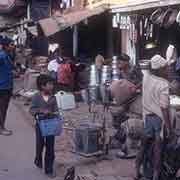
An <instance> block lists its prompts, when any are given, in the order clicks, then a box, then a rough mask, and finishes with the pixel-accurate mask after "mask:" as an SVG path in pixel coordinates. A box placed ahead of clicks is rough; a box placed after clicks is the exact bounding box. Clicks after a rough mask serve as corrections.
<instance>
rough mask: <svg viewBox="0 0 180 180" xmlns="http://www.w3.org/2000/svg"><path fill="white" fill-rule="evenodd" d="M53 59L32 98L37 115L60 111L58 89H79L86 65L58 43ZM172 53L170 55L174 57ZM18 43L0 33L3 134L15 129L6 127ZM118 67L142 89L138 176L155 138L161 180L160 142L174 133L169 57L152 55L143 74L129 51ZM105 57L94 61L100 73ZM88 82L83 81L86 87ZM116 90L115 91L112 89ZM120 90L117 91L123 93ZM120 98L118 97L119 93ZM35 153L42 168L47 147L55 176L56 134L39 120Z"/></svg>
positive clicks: (48, 162)
mask: <svg viewBox="0 0 180 180" xmlns="http://www.w3.org/2000/svg"><path fill="white" fill-rule="evenodd" d="M50 58H51V60H50V62H49V64H48V67H47V68H48V71H49V74H41V75H40V76H39V77H38V78H37V87H38V90H39V92H38V93H37V94H36V95H35V96H34V97H33V98H32V104H31V108H30V113H31V114H32V115H33V116H34V118H35V117H36V115H37V114H39V113H43V114H45V115H47V114H52V113H55V112H57V111H58V107H57V102H56V99H55V96H54V89H55V91H56V92H57V91H61V90H62V91H66V92H73V91H75V90H77V89H80V88H81V87H80V86H79V84H78V82H79V81H81V80H80V78H79V72H82V71H83V70H84V69H85V66H80V67H78V66H77V65H76V64H75V63H74V62H73V61H72V60H70V59H69V58H62V57H60V55H59V51H58V47H57V48H56V49H55V51H54V52H53V53H52V54H51V57H50ZM172 58H173V57H168V59H169V60H172ZM14 59H15V46H14V45H13V41H12V40H11V39H9V38H7V37H2V36H0V135H4V136H9V135H12V131H10V130H8V129H6V126H5V119H6V114H7V109H8V105H9V102H10V99H11V96H12V91H13V71H14V67H15V62H14ZM117 59H118V67H119V70H120V72H121V73H120V79H126V80H128V81H129V82H131V83H132V84H134V91H137V90H140V91H141V92H142V104H143V119H144V134H143V137H142V143H141V148H140V150H139V153H138V154H137V159H136V176H135V179H136V180H137V179H139V178H140V177H141V172H140V169H141V166H142V164H143V163H142V162H143V160H144V156H145V150H146V148H147V144H148V143H149V140H153V143H154V144H155V146H154V154H153V157H152V158H153V159H154V164H153V169H154V170H153V174H152V179H153V180H158V179H159V174H160V168H161V152H162V148H161V144H162V142H163V140H164V139H165V138H169V139H172V138H173V136H174V133H173V128H172V121H171V119H170V115H169V107H170V101H169V96H170V93H169V91H170V87H169V82H168V80H167V79H168V66H169V61H168V60H167V59H165V58H163V57H162V56H160V55H155V56H153V57H152V58H151V60H150V61H149V62H150V73H148V74H147V75H146V76H144V77H143V75H142V73H141V71H140V69H139V67H138V66H131V65H130V57H129V56H128V55H126V54H122V55H121V56H118V58H117ZM104 63H105V60H104V58H103V57H102V56H101V55H98V56H97V57H96V59H95V64H96V66H97V69H98V73H99V74H100V73H101V70H102V65H103V64H104ZM117 83H118V81H117V82H116V83H115V85H114V86H115V87H116V88H115V91H118V90H119V89H118V86H117ZM87 86H88V83H87V81H86V80H85V81H84V87H83V88H87ZM112 94H113V93H112ZM120 95H121V94H118V96H120ZM115 98H116V97H115ZM117 98H118V97H117ZM35 133H36V155H35V161H34V163H35V165H36V166H37V167H38V168H43V148H44V147H45V149H46V152H45V157H44V163H45V165H44V169H45V173H46V174H47V175H48V176H49V177H55V173H54V172H55V171H54V169H53V163H54V159H55V152H54V144H55V137H54V136H47V137H43V136H42V134H41V131H40V128H39V126H38V123H36V127H35Z"/></svg>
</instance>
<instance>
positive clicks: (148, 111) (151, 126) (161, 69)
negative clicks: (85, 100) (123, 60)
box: [135, 55, 172, 180]
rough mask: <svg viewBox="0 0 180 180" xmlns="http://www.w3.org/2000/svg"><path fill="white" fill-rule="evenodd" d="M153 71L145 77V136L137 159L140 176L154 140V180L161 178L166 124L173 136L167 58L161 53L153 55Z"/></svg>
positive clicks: (137, 171) (137, 170)
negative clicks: (141, 168) (145, 157)
mask: <svg viewBox="0 0 180 180" xmlns="http://www.w3.org/2000/svg"><path fill="white" fill-rule="evenodd" d="M150 64H151V73H150V74H148V75H147V76H146V77H144V78H143V117H144V136H143V140H142V145H141V149H140V151H139V153H138V154H137V159H136V177H135V179H138V178H139V176H140V166H141V164H142V162H143V160H144V155H145V150H146V149H149V148H147V145H148V142H149V139H151V140H153V142H154V145H155V146H154V148H155V149H154V151H153V152H154V154H153V157H152V158H153V163H154V164H153V174H152V177H153V180H158V179H159V174H160V162H161V141H162V138H163V136H162V134H165V133H162V129H164V128H163V125H165V130H166V131H165V132H166V136H167V137H171V134H172V127H171V121H170V117H169V83H168V81H167V80H166V79H167V75H168V73H167V66H168V63H167V60H166V59H164V58H163V57H161V56H160V55H155V56H153V57H152V59H151V61H150Z"/></svg>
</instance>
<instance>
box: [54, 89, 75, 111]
mask: <svg viewBox="0 0 180 180" xmlns="http://www.w3.org/2000/svg"><path fill="white" fill-rule="evenodd" d="M55 97H56V101H57V105H58V109H62V110H70V109H74V108H76V103H75V97H74V95H73V94H72V93H67V92H64V91H59V92H58V93H57V94H56V95H55Z"/></svg>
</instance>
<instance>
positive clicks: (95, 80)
mask: <svg viewBox="0 0 180 180" xmlns="http://www.w3.org/2000/svg"><path fill="white" fill-rule="evenodd" d="M98 84H99V76H98V72H97V68H96V66H95V65H91V69H90V81H89V86H98Z"/></svg>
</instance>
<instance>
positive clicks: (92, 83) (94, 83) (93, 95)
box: [88, 65, 100, 102]
mask: <svg viewBox="0 0 180 180" xmlns="http://www.w3.org/2000/svg"><path fill="white" fill-rule="evenodd" d="M99 84H100V79H99V74H98V70H97V68H96V65H91V68H90V80H89V88H88V99H89V101H90V102H92V101H96V100H97V99H98V87H99Z"/></svg>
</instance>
